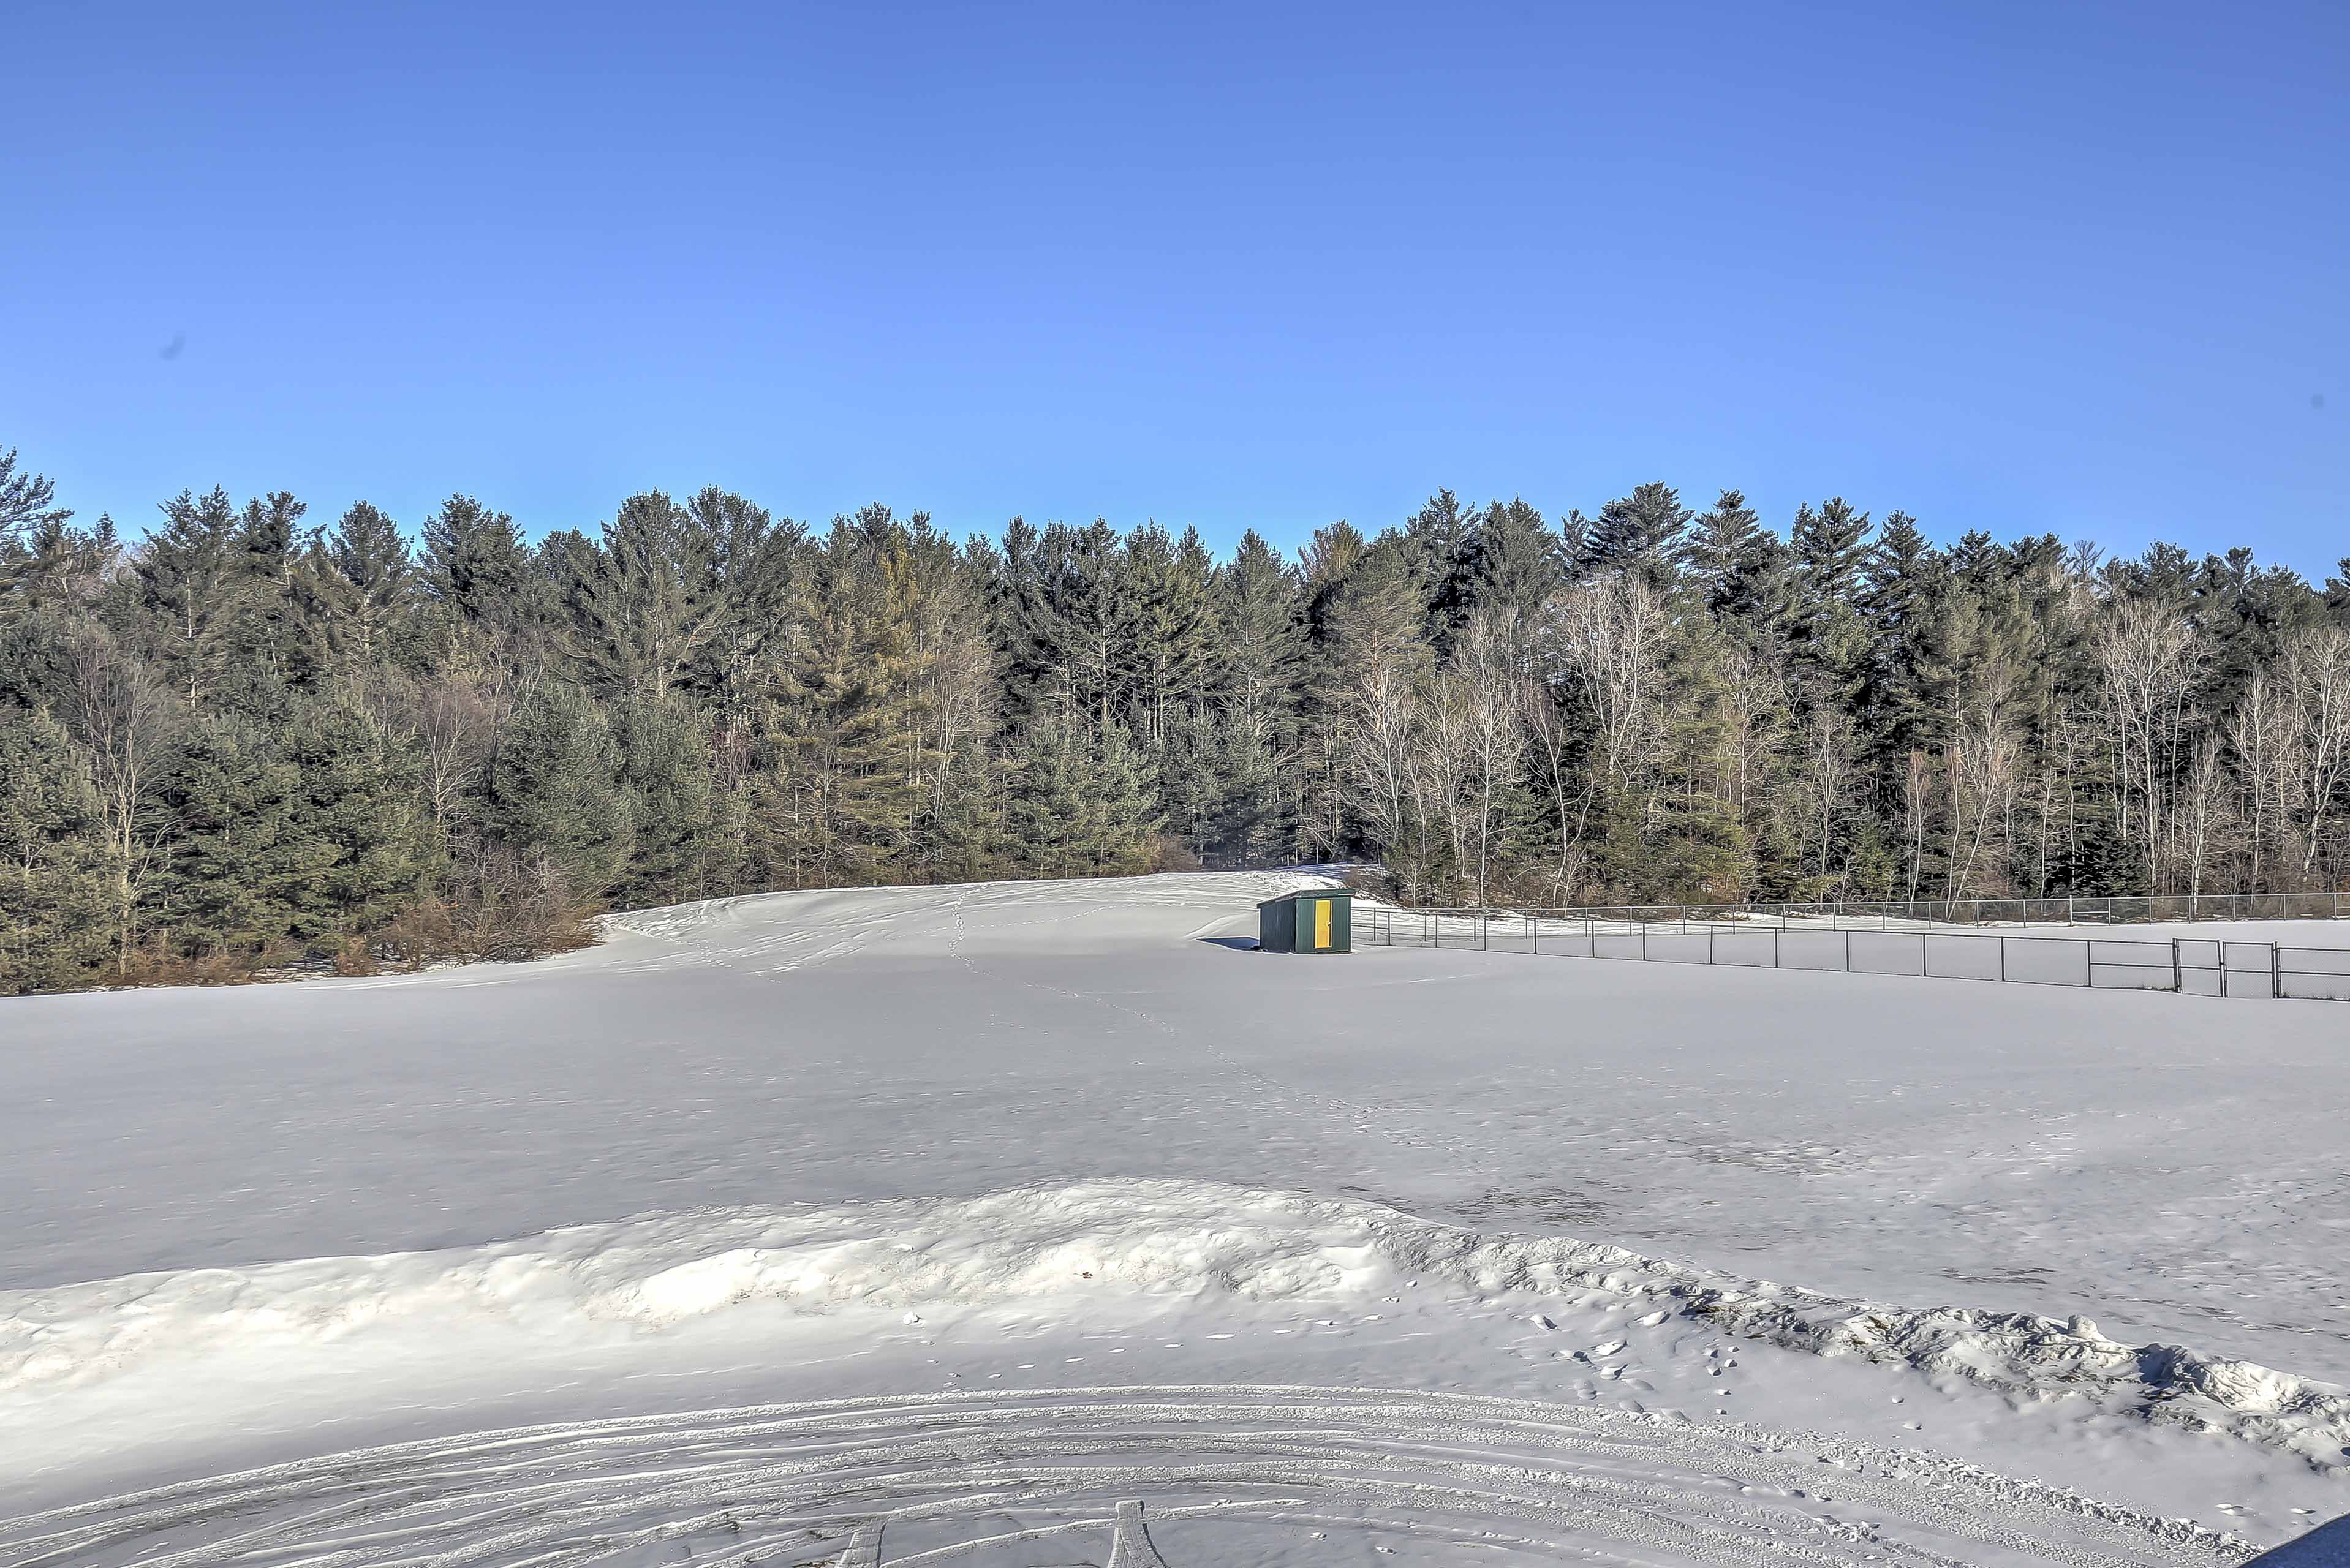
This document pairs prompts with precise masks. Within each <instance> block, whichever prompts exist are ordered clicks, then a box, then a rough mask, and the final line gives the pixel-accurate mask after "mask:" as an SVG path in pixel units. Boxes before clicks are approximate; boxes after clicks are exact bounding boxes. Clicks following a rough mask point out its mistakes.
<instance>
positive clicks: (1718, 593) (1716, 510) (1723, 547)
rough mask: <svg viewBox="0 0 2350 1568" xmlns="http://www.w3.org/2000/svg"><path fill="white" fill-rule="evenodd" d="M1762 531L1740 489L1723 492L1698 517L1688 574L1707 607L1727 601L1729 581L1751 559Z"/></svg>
mask: <svg viewBox="0 0 2350 1568" xmlns="http://www.w3.org/2000/svg"><path fill="white" fill-rule="evenodd" d="M1762 536H1763V519H1762V516H1761V514H1758V513H1757V512H1756V511H1755V510H1754V509H1753V508H1752V507H1751V506H1749V505H1747V504H1746V496H1745V494H1744V493H1742V492H1741V491H1736V490H1725V491H1723V492H1722V493H1721V496H1720V497H1719V498H1718V499H1716V500H1715V502H1714V504H1713V510H1712V511H1711V512H1708V513H1706V514H1703V515H1701V516H1700V517H1699V518H1698V520H1697V529H1696V532H1695V533H1693V534H1692V535H1690V545H1689V567H1690V578H1691V580H1692V581H1693V582H1694V584H1695V585H1696V587H1697V588H1698V591H1699V592H1700V594H1702V595H1703V596H1704V598H1705V602H1706V605H1707V607H1709V608H1711V609H1715V610H1719V609H1720V608H1721V606H1722V604H1723V603H1724V602H1725V601H1726V600H1727V598H1728V597H1729V592H1730V587H1731V582H1732V581H1733V579H1734V578H1735V577H1736V576H1737V575H1738V573H1739V571H1740V569H1741V568H1742V566H1745V565H1746V564H1747V563H1748V562H1749V561H1751V560H1752V558H1753V556H1754V552H1755V549H1756V546H1757V545H1759V543H1760V542H1761V539H1762Z"/></svg>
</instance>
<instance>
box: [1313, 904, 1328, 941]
mask: <svg viewBox="0 0 2350 1568" xmlns="http://www.w3.org/2000/svg"><path fill="white" fill-rule="evenodd" d="M1329 946H1330V900H1329V899H1327V898H1316V899H1315V900H1314V950H1315V951H1316V952H1321V951H1323V950H1326V949H1327V948H1328V947H1329Z"/></svg>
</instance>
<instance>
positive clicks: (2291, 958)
mask: <svg viewBox="0 0 2350 1568" xmlns="http://www.w3.org/2000/svg"><path fill="white" fill-rule="evenodd" d="M1984 901H1985V902H1992V900H1984ZM2117 901H2118V900H2117ZM1633 908H1634V909H1635V910H1637V909H1638V906H1635V907H1633ZM1690 908H1691V909H1704V910H1705V911H1706V913H1707V915H1708V917H1709V918H1704V919H1690V917H1689V914H1688V912H1687V911H1683V912H1681V913H1680V918H1679V919H1639V918H1637V917H1636V916H1634V915H1633V912H1632V911H1630V910H1627V909H1625V908H1624V907H1623V906H1617V907H1616V908H1614V909H1609V910H1607V911H1606V912H1605V914H1604V915H1603V914H1602V912H1600V911H1597V910H1492V909H1390V908H1385V907H1381V906H1378V905H1369V904H1357V906H1356V909H1355V941H1356V943H1357V945H1358V946H1361V945H1369V946H1378V947H1407V948H1408V947H1420V948H1475V949H1480V950H1484V951H1488V952H1523V953H1529V954H1534V953H1539V954H1544V955H1546V956H1555V957H1562V958H1595V959H1630V960H1634V961H1645V962H1649V963H1690V964H1720V965H1726V966H1730V967H1734V968H1742V969H1801V970H1816V971H1827V972H1831V973H1848V974H1890V975H1918V976H1924V977H1926V978H1929V979H1934V980H1987V981H2007V982H2009V983H2011V984H2024V985H2063V986H2073V987H2076V988H2081V989H2087V990H2101V991H2168V992H2178V993H2179V994H2182V995H2188V996H2233V997H2259V998H2266V999H2274V998H2281V997H2283V998H2300V999H2303V1000H2307V1001H2321V1002H2350V945H2345V946H2343V947H2309V946H2301V945H2297V944H2293V943H2285V942H2263V941H2240V940H2235V939H2232V938H2227V937H2177V938H2161V937H2123V936H2116V937H2062V936H2056V935H2054V934H2049V935H2039V934H2034V935H2030V936H2023V935H2008V934H2006V933H2003V932H2002V933H1992V932H1987V931H1953V930H1948V929H1928V928H1926V927H1925V926H1924V925H1923V924H1911V925H1907V926H1904V925H1897V924H1895V923H1894V922H1892V921H1891V920H1890V919H1887V921H1886V922H1885V923H1883V924H1877V925H1872V924H1868V923H1866V922H1863V921H1860V920H1857V919H1851V920H1846V921H1844V922H1842V923H1839V922H1838V921H1837V920H1836V919H1835V918H1834V917H1831V916H1826V915H1813V916H1811V917H1810V918H1808V919H1802V920H1796V919H1776V920H1754V919H1737V918H1722V917H1721V914H1720V912H1719V909H1717V908H1716V907H1711V906H1691V907H1690ZM1790 908H1792V906H1791V907H1790ZM1659 912H1661V911H1659ZM2200 918H2202V919H2219V918H2220V917H2218V916H2214V915H2205V916H2203V917H2200Z"/></svg>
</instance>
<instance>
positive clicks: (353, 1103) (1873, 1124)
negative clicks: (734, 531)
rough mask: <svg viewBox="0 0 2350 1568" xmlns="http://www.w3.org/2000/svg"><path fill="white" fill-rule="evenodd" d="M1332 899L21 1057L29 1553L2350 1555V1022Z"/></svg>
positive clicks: (1139, 899) (206, 1030) (29, 1027)
mask: <svg viewBox="0 0 2350 1568" xmlns="http://www.w3.org/2000/svg"><path fill="white" fill-rule="evenodd" d="M1299 880H1300V879H1299V878H1292V877H1270V876H1242V875H1234V876H1197V877H1154V878H1146V879H1142V880H1139V881H1131V882H1115V883H1039V884H987V885H980V886H974V887H970V888H932V889H902V890H896V889H893V890H870V891H849V892H837V893H823V894H793V895H778V896H775V897H771V898H749V899H733V900H723V901H719V902H715V903H712V904H706V905H695V906H688V907H684V908H681V909H674V910H661V911H653V912H650V913H647V914H641V915H633V916H628V917H622V918H620V919H617V920H616V921H614V922H613V929H612V933H611V939H610V940H608V942H607V943H606V944H605V945H603V946H601V947H599V948H597V949H594V950H588V951H585V952H581V953H577V954H572V955H567V956H566V957H564V958H561V959H557V960H554V961H547V962H544V963H539V964H534V965H529V966H518V967H513V968H494V969H493V968H477V969H470V970H458V971H444V972H441V973H436V974H431V975H423V976H413V977H408V976H402V977H386V978H381V979H375V980H359V981H317V982H311V983H306V984H302V985H298V986H272V987H253V988H244V989H240V990H233V991H211V992H199V991H177V992H128V993H118V994H110V995H101V996H78V997H57V998H36V999H28V1000H23V1001H18V1002H9V1003H6V1004H5V1005H0V1137H5V1147H7V1149H8V1153H9V1158H8V1163H7V1167H6V1168H7V1171H8V1192H7V1198H8V1201H7V1202H6V1203H5V1205H0V1563H32V1562H41V1563H131V1562H160V1561H172V1562H182V1561H184V1562H194V1561H203V1562H241V1561H250V1562H255V1563H262V1562H266V1563H328V1562H334V1563H392V1562H400V1563H406V1562H417V1561H424V1560H428V1559H429V1560H431V1561H433V1562H449V1563H523V1562H531V1563H542V1562H564V1563H573V1562H610V1563H669V1562H691V1563H752V1562H769V1561H773V1562H775V1563H808V1562H829V1561H831V1560H833V1559H836V1558H841V1557H842V1556H843V1554H844V1553H846V1554H847V1563H848V1564H849V1568H857V1565H858V1563H860V1562H861V1563H863V1564H864V1565H865V1568H871V1565H872V1564H873V1563H875V1562H876V1561H877V1560H878V1562H879V1563H891V1564H895V1563H906V1562H912V1561H921V1560H925V1559H926V1558H927V1557H928V1556H930V1555H932V1554H936V1555H939V1556H941V1557H946V1556H953V1557H956V1558H958V1559H969V1560H971V1561H973V1562H975V1563H983V1564H1002V1565H1003V1568H1018V1565H1022V1564H1028V1565H1032V1568H1033V1565H1042V1564H1052V1563H1061V1564H1066V1563H1078V1562H1091V1563H1104V1562H1110V1563H1115V1564H1116V1568H1134V1565H1136V1564H1145V1563H1148V1562H1149V1553H1150V1552H1152V1551H1154V1550H1155V1552H1156V1554H1157V1555H1158V1556H1159V1558H1161V1559H1163V1560H1164V1562H1165V1563H1167V1564H1168V1568H1195V1565H1202V1564H1208V1563H1216V1564H1228V1563H1285V1564H1286V1563H1295V1564H1299V1565H1305V1564H1317V1563H1357V1562H1360V1563H1370V1562H1373V1561H1377V1560H1378V1559H1379V1558H1380V1557H1383V1556H1392V1557H1395V1558H1396V1559H1398V1560H1399V1561H1409V1560H1419V1561H1423V1562H1444V1563H1452V1562H1469V1561H1475V1562H1490V1561H1493V1560H1495V1559H1496V1558H1497V1557H1498V1558H1499V1560H1501V1561H1504V1562H1516V1561H1555V1560H1556V1559H1557V1558H1559V1557H1561V1556H1566V1555H1572V1556H1579V1557H1588V1558H1594V1559H1596V1560H1598V1561H1604V1562H1620V1561H1638V1562H1642V1563H1696V1562H1709V1563H1750V1562H1774V1563H1775V1562H1782V1561H1800V1562H1810V1563H1823V1562H1826V1563H1842V1562H1855V1563H1857V1562H1863V1561H1879V1562H1889V1563H1920V1564H1923V1563H1937V1564H1942V1563H2008V1562H2039V1561H2057V1562H2064V1563H2206V1562H2228V1561H2233V1560H2235V1559H2237V1558H2239V1557H2241V1555H2242V1554H2243V1552H2244V1550H2245V1548H2246V1545H2247V1543H2253V1544H2263V1545H2264V1544H2268V1543H2271V1542H2277V1541H2282V1540H2285V1539H2288V1538H2290V1537H2292V1536H2293V1534H2295V1533H2297V1532H2299V1531H2301V1530H2303V1529H2305V1528H2306V1527H2307V1526H2309V1525H2310V1524H2313V1523H2314V1522H2317V1521H2320V1520H2322V1519H2324V1518H2327V1517H2331V1516H2332V1515H2334V1514H2337V1513H2340V1512H2343V1511H2345V1510H2350V1397H2345V1395H2344V1394H2343V1392H2342V1391H2341V1390H2340V1389H2339V1388H2336V1387H2333V1386H2331V1385H2334V1384H2340V1383H2345V1382H2350V1286H2345V1277H2344V1275H2345V1270H2344V1262H2345V1258H2350V1245H2345V1243H2350V1203H2345V1198H2350V1175H2345V1169H2344V1160H2343V1158H2342V1154H2341V1142H2340V1131H2339V1127H2340V1107H2341V1106H2343V1105H2344V1104H2345V1103H2350V1007H2345V1006H2344V1005H2341V1004H2331V1003H2323V1002H2253V1001H2245V1000H2231V1001H2222V1000H2218V999H2209V998H2199V997H2179V996H2173V995H2164V994H2152V993H2134V992H2071V991H2064V990H2054V989H2047V988H2040V987H2027V986H1997V985H1981V984H1974V983H1970V982H1966V981H1929V980H1919V979H1914V978H1893V977H1877V976H1868V975H1843V974H1823V973H1802V972H1793V971H1754V970H1742V969H1730V968H1698V967H1690V966H1680V965H1662V964H1628V963H1607V962H1592V961H1571V960H1562V961H1547V960H1545V961H1533V960H1530V959H1527V958H1524V957H1520V956H1514V955H1509V954H1503V953H1482V952H1463V951H1455V950H1388V949H1373V950H1366V951H1361V952H1358V953H1357V954H1355V955H1352V956H1350V957H1347V958H1343V959H1319V958H1294V959H1291V958H1274V957H1271V956H1266V955H1259V954H1254V953H1251V952H1248V951H1245V950H1243V945H1236V939H1242V938H1244V937H1246V936H1247V935H1249V934H1251V933H1253V929H1254V915H1253V902H1254V900H1255V899H1256V898H1261V897H1263V896H1265V895H1266V894H1267V893H1268V892H1270V891H1273V890H1276V889H1278V888H1285V887H1289V886H1295V885H1296V884H1297V882H1298V881H1299ZM2163 929H2164V930H2166V931H2169V930H2173V929H2176V928H2163ZM2307 929H2308V930H2309V931H2310V932H2311V933H2312V935H2311V936H2310V938H2309V940H2313V941H2316V942H2320V943H2324V942H2327V941H2329V940H2332V939H2333V937H2334V933H2336V932H2337V931H2340V930H2341V928H2339V927H2335V926H2332V925H2324V926H2312V927H2310V928H2307ZM2296 934H2298V933H2296ZM2259 940H2273V939H2272V938H2270V937H2268V936H2266V935H2262V937H2261V938H2260V939H2259ZM1765 1282H1779V1283H1776V1284H1770V1283H1765ZM1128 1503H1139V1504H1140V1505H1141V1506H1140V1509H1139V1511H1137V1510H1135V1509H1130V1508H1129V1509H1126V1510H1125V1511H1124V1520H1123V1523H1122V1524H1121V1522H1120V1511H1121V1505H1122V1504H1128ZM8 1516H15V1517H13V1518H10V1517H8ZM877 1529H878V1530H879V1534H878V1535H877V1534H876V1533H875V1532H876V1531H877ZM1146 1532H1147V1535H1146ZM173 1553H184V1554H185V1555H173ZM207 1553H209V1554H207Z"/></svg>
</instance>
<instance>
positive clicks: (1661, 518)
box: [1582, 484, 1694, 587]
mask: <svg viewBox="0 0 2350 1568" xmlns="http://www.w3.org/2000/svg"><path fill="white" fill-rule="evenodd" d="M1693 515H1694V514H1692V513H1691V512H1690V509H1689V508H1688V507H1686V506H1683V505H1682V504H1681V498H1680V493H1679V491H1677V490H1674V489H1673V488H1672V487H1671V486H1669V485H1665V484H1643V485H1640V486H1638V487H1637V488H1636V489H1635V490H1634V491H1633V492H1632V493H1631V494H1629V495H1626V496H1621V497H1619V498H1617V500H1614V501H1611V502H1609V503H1608V504H1607V505H1605V506H1603V507H1601V508H1600V509H1599V515H1598V517H1597V518H1596V519H1595V520H1594V521H1593V523H1592V524H1591V527H1590V532H1589V533H1588V534H1587V535H1586V537H1585V540H1584V546H1583V562H1582V564H1583V568H1584V571H1585V572H1586V574H1595V573H1601V572H1617V571H1623V572H1637V573H1638V574H1639V575H1640V576H1642V577H1644V578H1645V579H1647V581H1648V584H1649V586H1650V587H1665V586H1667V585H1668V584H1669V583H1670V582H1671V580H1672V577H1673V574H1674V573H1675V572H1676V571H1677V570H1679V566H1680V565H1681V562H1682V559H1683V557H1684V556H1685V555H1686V553H1687V549H1688V534H1689V525H1690V518H1691V517H1692V516H1693Z"/></svg>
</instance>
